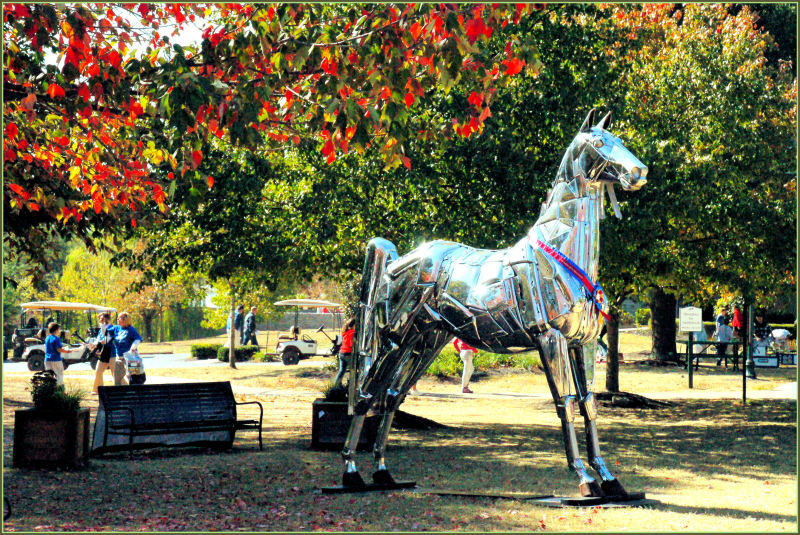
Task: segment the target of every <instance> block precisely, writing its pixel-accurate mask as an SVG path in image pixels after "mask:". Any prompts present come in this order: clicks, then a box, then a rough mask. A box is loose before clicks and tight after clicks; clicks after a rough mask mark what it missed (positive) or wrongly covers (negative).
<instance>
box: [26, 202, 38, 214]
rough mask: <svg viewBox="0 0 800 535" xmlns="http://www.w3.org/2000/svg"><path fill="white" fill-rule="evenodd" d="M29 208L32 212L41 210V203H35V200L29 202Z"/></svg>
mask: <svg viewBox="0 0 800 535" xmlns="http://www.w3.org/2000/svg"><path fill="white" fill-rule="evenodd" d="M28 210H30V211H31V212H38V211H39V204H38V203H35V202H32V203H28Z"/></svg>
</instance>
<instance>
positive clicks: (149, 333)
mask: <svg viewBox="0 0 800 535" xmlns="http://www.w3.org/2000/svg"><path fill="white" fill-rule="evenodd" d="M142 319H144V339H145V340H147V341H148V342H152V341H153V315H152V314H150V313H144V314H142Z"/></svg>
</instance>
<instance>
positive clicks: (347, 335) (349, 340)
mask: <svg viewBox="0 0 800 535" xmlns="http://www.w3.org/2000/svg"><path fill="white" fill-rule="evenodd" d="M355 333H356V320H354V319H352V318H351V319H349V320H347V321H346V322H345V324H344V328H343V329H342V346H341V347H340V348H339V372H338V373H337V374H336V378H335V379H334V380H333V386H334V387H337V386H341V384H342V380H343V379H344V374H345V372H346V371H347V367H348V365H349V364H350V359H351V358H352V355H353V335H354V334H355Z"/></svg>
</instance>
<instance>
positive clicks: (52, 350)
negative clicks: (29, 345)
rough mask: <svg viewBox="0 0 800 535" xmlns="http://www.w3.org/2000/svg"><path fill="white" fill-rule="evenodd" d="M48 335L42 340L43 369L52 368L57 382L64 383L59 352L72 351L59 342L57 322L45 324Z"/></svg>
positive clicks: (59, 335) (59, 332) (59, 330)
mask: <svg viewBox="0 0 800 535" xmlns="http://www.w3.org/2000/svg"><path fill="white" fill-rule="evenodd" d="M47 330H48V332H49V333H50V335H49V336H48V337H47V338H46V339H45V341H44V369H45V370H52V371H53V373H55V374H56V381H57V384H59V385H63V384H64V360H63V359H62V358H61V353H72V350H71V349H65V348H64V347H63V344H62V343H61V327H60V326H59V325H58V323H50V324H49V325H48V326H47Z"/></svg>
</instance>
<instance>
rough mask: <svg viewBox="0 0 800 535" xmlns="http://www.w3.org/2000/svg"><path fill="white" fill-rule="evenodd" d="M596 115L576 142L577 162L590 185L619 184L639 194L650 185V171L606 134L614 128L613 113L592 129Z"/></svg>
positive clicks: (610, 134)
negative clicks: (648, 173) (611, 126)
mask: <svg viewBox="0 0 800 535" xmlns="http://www.w3.org/2000/svg"><path fill="white" fill-rule="evenodd" d="M594 115H595V110H594V109H592V110H591V111H590V112H589V115H587V117H586V120H585V121H584V122H583V125H582V126H581V129H580V132H579V133H578V136H577V138H576V141H577V142H578V143H577V147H580V149H579V153H578V155H577V160H578V161H579V163H580V167H581V168H582V170H583V172H585V178H586V179H587V181H588V182H589V185H590V186H592V185H595V186H600V185H602V184H610V185H612V186H613V185H614V184H619V185H620V186H622V189H624V190H626V191H636V190H638V189H639V188H641V187H642V186H644V185H645V184H646V183H647V167H646V166H645V165H644V164H643V163H642V162H641V161H639V159H638V158H637V157H636V156H634V155H633V154H631V152H630V151H629V150H628V149H627V148H625V145H623V143H622V141H621V140H620V139H619V138H618V137H617V136H615V135H614V134H612V133H611V132H609V131H608V130H606V129H607V128H608V127H609V125H610V124H611V112H608V113H607V114H606V116H605V117H603V118H602V119H601V120H600V122H598V123H597V124H596V125H595V126H592V123H594ZM577 147H576V148H577Z"/></svg>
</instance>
